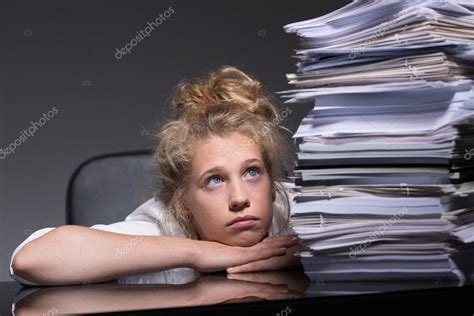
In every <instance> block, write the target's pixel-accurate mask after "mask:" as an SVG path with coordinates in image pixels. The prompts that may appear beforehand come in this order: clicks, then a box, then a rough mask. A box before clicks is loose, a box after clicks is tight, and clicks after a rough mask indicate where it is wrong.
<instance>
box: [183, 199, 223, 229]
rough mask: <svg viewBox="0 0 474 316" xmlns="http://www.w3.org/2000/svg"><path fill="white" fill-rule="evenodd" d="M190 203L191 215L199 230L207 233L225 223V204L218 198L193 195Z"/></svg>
mask: <svg viewBox="0 0 474 316" xmlns="http://www.w3.org/2000/svg"><path fill="white" fill-rule="evenodd" d="M190 202H191V207H190V209H191V213H192V214H193V217H194V220H195V221H196V223H197V224H198V225H199V226H200V227H201V229H203V230H205V231H209V230H213V229H216V228H217V227H221V226H222V225H223V223H226V218H225V212H223V210H225V209H226V207H227V203H226V202H225V200H224V199H222V198H220V197H219V196H216V195H213V196H209V195H205V194H202V195H195V196H194V197H193V198H192V199H191V201H190Z"/></svg>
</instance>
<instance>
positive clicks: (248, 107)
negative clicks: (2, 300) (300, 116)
mask: <svg viewBox="0 0 474 316" xmlns="http://www.w3.org/2000/svg"><path fill="white" fill-rule="evenodd" d="M172 103H173V107H174V112H175V118H174V119H173V120H172V121H170V122H168V123H167V124H166V125H164V126H163V128H162V129H161V131H160V132H159V134H158V135H157V136H158V139H159V144H158V146H157V149H156V151H155V154H154V159H155V161H156V163H157V166H158V170H159V179H160V181H161V186H160V190H159V191H158V192H157V194H156V196H155V197H154V198H152V199H150V200H148V201H147V202H145V203H144V204H143V205H141V206H140V207H139V208H138V209H137V210H135V211H134V212H133V213H131V214H130V215H129V216H128V217H127V218H126V219H125V221H123V222H119V223H114V224H110V225H94V226H92V227H82V226H77V225H65V226H61V227H58V228H45V229H41V230H39V231H36V232H35V233H33V234H32V235H30V236H29V237H28V238H27V239H26V240H25V241H24V242H23V243H21V244H20V245H19V246H18V247H17V249H16V250H15V251H14V253H13V255H12V259H11V265H10V273H11V275H12V277H13V278H14V279H16V280H18V281H19V282H21V283H24V284H30V285H37V284H41V285H60V284H81V283H90V282H101V281H106V280H111V279H117V278H124V277H128V276H133V275H134V276H137V275H138V276H140V277H146V275H147V274H150V273H152V274H154V278H153V279H154V280H156V279H157V276H156V274H157V273H158V274H160V275H162V276H163V281H164V282H179V278H177V277H176V275H177V272H178V271H182V270H183V269H185V270H186V269H187V270H188V272H189V270H191V271H197V272H198V273H199V272H214V271H220V270H224V269H227V272H228V273H235V272H246V271H261V270H276V269H288V268H301V264H300V262H299V260H298V257H296V256H294V252H295V250H296V244H297V239H296V238H295V237H294V236H293V235H292V230H291V228H290V227H289V208H290V203H289V197H288V193H289V192H287V191H289V190H287V187H286V186H285V183H288V175H290V174H291V172H292V169H293V164H292V163H293V157H292V156H291V155H292V150H293V148H292V146H291V144H290V143H289V142H287V141H286V140H285V138H284V137H283V136H282V134H281V129H282V127H280V125H279V124H278V123H279V122H280V121H281V117H282V116H281V115H280V114H279V112H278V108H277V107H276V106H275V102H274V101H273V100H272V99H271V98H270V97H269V96H268V95H266V93H264V91H263V90H262V87H261V84H260V82H258V81H257V80H254V79H253V78H251V77H250V76H248V75H246V74H245V73H243V72H242V71H240V70H238V69H236V68H234V67H223V68H221V69H219V70H218V71H216V72H215V73H213V72H211V73H210V74H209V75H208V76H207V77H204V78H199V79H195V80H192V81H183V82H181V83H180V84H179V85H178V87H177V91H176V95H175V98H174V100H173V102H172ZM290 198H291V197H290Z"/></svg>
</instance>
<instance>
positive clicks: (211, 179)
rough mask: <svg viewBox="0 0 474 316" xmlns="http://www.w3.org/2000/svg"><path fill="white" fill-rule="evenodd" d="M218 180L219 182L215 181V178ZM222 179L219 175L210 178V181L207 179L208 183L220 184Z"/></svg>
mask: <svg viewBox="0 0 474 316" xmlns="http://www.w3.org/2000/svg"><path fill="white" fill-rule="evenodd" d="M216 179H217V180H218V181H217V182H214V181H213V180H216ZM220 181H221V178H219V177H218V176H213V177H211V178H209V181H207V184H219V183H220Z"/></svg>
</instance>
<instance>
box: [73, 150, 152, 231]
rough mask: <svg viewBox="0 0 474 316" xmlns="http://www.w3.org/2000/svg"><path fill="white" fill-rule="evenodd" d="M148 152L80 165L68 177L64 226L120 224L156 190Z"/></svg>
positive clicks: (109, 156) (110, 156)
mask: <svg viewBox="0 0 474 316" xmlns="http://www.w3.org/2000/svg"><path fill="white" fill-rule="evenodd" d="M151 157H152V153H151V152H150V151H145V150H143V151H130V152H119V153H111V154H106V155H101V156H97V157H93V158H91V159H88V160H87V161H85V162H84V163H82V164H81V165H80V166H79V167H78V168H77V169H76V171H75V172H74V173H73V175H72V176H71V179H70V180H69V184H68V190H67V197H66V224H74V225H83V226H92V225H94V224H110V223H114V222H119V221H123V220H124V219H125V217H126V216H127V215H128V214H130V213H131V212H132V211H133V210H135V209H136V208H137V207H138V206H139V205H141V204H142V203H143V202H145V201H146V200H148V199H150V198H151V197H153V194H154V193H155V192H156V190H157V188H158V181H157V177H156V176H155V172H154V170H153V166H152V163H151Z"/></svg>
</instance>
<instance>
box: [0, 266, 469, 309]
mask: <svg viewBox="0 0 474 316" xmlns="http://www.w3.org/2000/svg"><path fill="white" fill-rule="evenodd" d="M235 277H236V279H229V278H228V277H227V275H226V274H225V273H214V274H202V275H200V276H199V277H197V278H195V279H194V280H190V282H188V283H183V284H153V283H148V284H118V283H116V282H107V283H99V284H90V285H74V286H60V287H21V286H20V285H19V284H18V283H16V282H3V283H1V284H0V295H1V300H0V302H1V306H0V313H1V315H2V316H4V315H9V314H11V310H12V305H14V309H15V314H16V315H58V314H62V313H66V314H81V313H116V312H124V313H127V312H129V313H130V312H131V311H138V310H140V311H141V312H140V313H143V314H146V313H150V314H161V315H177V314H180V315H190V314H194V315H204V314H205V315H213V314H215V315H217V314H219V315H222V314H223V313H225V315H226V316H227V315H242V313H245V314H248V313H249V312H250V314H252V315H253V314H258V315H281V316H291V315H307V313H308V308H310V309H314V308H323V307H327V306H329V307H331V308H332V309H333V310H334V309H341V311H344V309H346V311H348V310H347V309H348V308H349V309H350V308H362V307H364V308H367V307H371V308H377V306H378V307H379V308H380V306H386V304H393V305H397V304H399V303H408V300H410V301H411V303H412V304H442V305H443V304H448V305H450V306H454V305H453V304H456V305H458V304H461V305H462V304H464V305H466V304H467V306H468V307H469V306H470V307H471V310H470V313H469V315H472V312H473V311H474V304H473V303H471V301H472V298H473V297H474V296H473V295H472V294H474V291H473V289H474V287H473V285H472V284H473V280H472V279H469V280H467V281H465V282H464V283H459V282H457V281H448V280H433V281H418V282H416V281H405V282H402V281H398V282H395V281H390V282H388V281H387V282H361V283H358V282H322V281H320V282H316V283H315V282H313V283H312V282H310V280H309V279H308V278H307V276H306V275H305V274H304V272H302V271H278V272H259V273H245V274H239V275H235ZM148 282H149V281H148ZM377 293H379V294H377ZM380 293H383V294H380ZM443 302H444V303H443ZM193 306H194V307H193ZM133 313H136V312H133Z"/></svg>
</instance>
